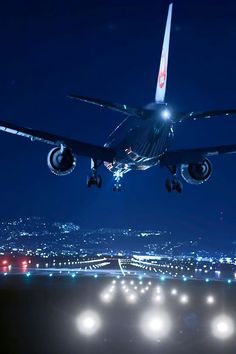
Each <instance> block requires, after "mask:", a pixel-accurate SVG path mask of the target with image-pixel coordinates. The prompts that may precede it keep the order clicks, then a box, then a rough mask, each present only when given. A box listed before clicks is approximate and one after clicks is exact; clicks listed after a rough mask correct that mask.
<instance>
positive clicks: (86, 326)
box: [76, 310, 101, 336]
mask: <svg viewBox="0 0 236 354" xmlns="http://www.w3.org/2000/svg"><path fill="white" fill-rule="evenodd" d="M76 324H77V328H78V330H79V332H80V333H81V334H84V335H86V336H90V335H94V334H95V333H96V332H97V331H98V330H99V329H100V327H101V319H100V317H99V315H98V314H97V313H96V312H94V311H91V310H87V311H84V312H82V313H81V314H80V315H79V316H78V318H77V320H76Z"/></svg>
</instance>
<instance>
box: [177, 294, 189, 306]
mask: <svg viewBox="0 0 236 354" xmlns="http://www.w3.org/2000/svg"><path fill="white" fill-rule="evenodd" d="M179 301H180V302H181V304H187V303H188V302H189V297H188V295H185V294H184V295H181V296H180V298H179Z"/></svg>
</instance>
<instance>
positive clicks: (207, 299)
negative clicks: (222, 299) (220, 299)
mask: <svg viewBox="0 0 236 354" xmlns="http://www.w3.org/2000/svg"><path fill="white" fill-rule="evenodd" d="M214 302H215V298H214V296H212V295H208V296H207V297H206V303H207V304H208V305H212V304H214Z"/></svg>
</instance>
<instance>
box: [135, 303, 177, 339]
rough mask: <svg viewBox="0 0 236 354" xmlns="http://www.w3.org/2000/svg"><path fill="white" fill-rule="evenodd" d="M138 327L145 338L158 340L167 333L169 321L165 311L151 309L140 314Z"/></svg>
mask: <svg viewBox="0 0 236 354" xmlns="http://www.w3.org/2000/svg"><path fill="white" fill-rule="evenodd" d="M140 327H141V331H142V333H143V334H144V335H145V336H146V337H147V338H149V339H152V340H160V339H161V338H164V337H166V336H167V335H168V334H169V332H170V329H171V322H170V319H169V316H168V315H167V314H166V313H164V312H157V311H156V310H155V309H151V310H149V311H147V312H146V313H145V314H144V315H143V316H142V318H141V321H140Z"/></svg>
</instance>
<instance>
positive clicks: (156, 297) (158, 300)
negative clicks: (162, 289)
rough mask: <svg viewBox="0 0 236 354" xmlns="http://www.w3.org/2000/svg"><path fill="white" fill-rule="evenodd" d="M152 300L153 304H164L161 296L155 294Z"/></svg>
mask: <svg viewBox="0 0 236 354" xmlns="http://www.w3.org/2000/svg"><path fill="white" fill-rule="evenodd" d="M153 300H154V301H155V302H158V303H162V302H164V297H163V296H161V295H160V294H157V295H156V296H155V297H154V298H153Z"/></svg>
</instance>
